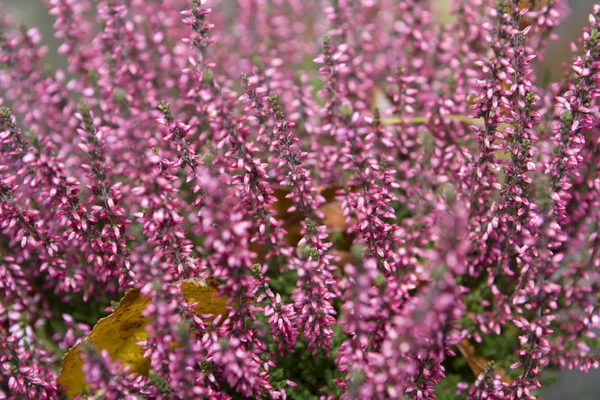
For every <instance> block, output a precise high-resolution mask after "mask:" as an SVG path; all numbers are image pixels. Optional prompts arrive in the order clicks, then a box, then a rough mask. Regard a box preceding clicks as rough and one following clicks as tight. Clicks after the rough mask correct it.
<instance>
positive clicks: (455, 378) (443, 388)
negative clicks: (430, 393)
mask: <svg viewBox="0 0 600 400" xmlns="http://www.w3.org/2000/svg"><path fill="white" fill-rule="evenodd" d="M459 382H465V379H464V377H463V376H462V375H459V374H448V375H446V379H442V381H441V382H440V383H439V384H438V385H437V386H436V387H435V395H436V398H437V400H460V399H466V396H465V395H464V394H461V395H457V394H456V385H457V384H458V383H459Z"/></svg>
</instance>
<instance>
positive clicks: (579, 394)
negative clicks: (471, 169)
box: [0, 0, 600, 400]
mask: <svg viewBox="0 0 600 400" xmlns="http://www.w3.org/2000/svg"><path fill="white" fill-rule="evenodd" d="M167 1H168V0H167ZM431 1H433V2H436V3H437V4H438V6H439V9H440V14H441V15H440V19H442V20H443V19H444V15H443V14H444V13H445V10H447V9H448V8H449V6H450V3H451V2H452V0H431ZM597 2H599V1H598V0H568V3H569V6H570V8H571V14H570V15H569V17H568V18H567V20H566V21H564V22H563V23H562V24H561V25H560V26H559V27H558V29H556V31H555V33H556V34H558V35H559V36H560V39H559V40H556V41H553V42H550V43H549V45H548V49H547V52H546V56H545V59H544V60H543V62H541V63H539V64H538V65H537V69H538V71H539V75H540V76H541V75H546V74H549V76H550V77H551V79H553V80H555V79H558V78H560V76H561V74H562V67H561V64H562V63H563V62H564V61H567V60H569V59H570V57H571V51H570V49H569V44H570V42H572V41H576V40H577V38H578V37H580V35H581V27H582V26H584V25H585V24H586V23H587V16H588V14H589V13H590V11H591V10H592V6H593V4H594V3H597ZM0 5H1V6H2V12H8V13H9V14H11V15H12V16H13V17H14V18H15V22H17V23H22V24H25V25H27V26H37V27H38V28H40V30H41V32H42V34H43V36H44V43H45V44H47V45H48V46H49V47H50V53H49V56H48V62H49V63H50V64H52V65H53V66H54V67H55V68H63V69H64V68H65V67H66V60H65V59H64V58H63V57H59V56H58V55H57V54H56V48H57V47H58V46H59V44H60V43H59V41H58V40H57V39H55V38H54V37H53V31H52V24H53V22H54V20H53V18H52V17H51V16H49V15H48V13H47V12H46V8H45V7H44V6H43V3H42V0H0ZM541 398H542V399H543V400H563V399H567V398H568V399H570V400H598V399H600V370H596V371H592V372H590V373H589V374H584V373H581V372H575V371H564V372H561V373H559V374H558V376H557V380H556V382H555V383H553V384H552V385H550V386H547V387H546V388H544V389H543V390H542V393H541Z"/></svg>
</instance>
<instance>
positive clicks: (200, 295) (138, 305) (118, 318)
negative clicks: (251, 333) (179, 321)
mask: <svg viewBox="0 0 600 400" xmlns="http://www.w3.org/2000/svg"><path fill="white" fill-rule="evenodd" d="M181 293H182V294H183V297H184V298H185V299H186V300H187V301H188V302H189V303H198V304H197V305H195V306H194V311H195V312H197V313H198V314H211V315H212V316H211V317H207V318H206V320H208V321H212V320H214V318H216V317H217V316H218V315H225V314H226V313H227V310H226V306H227V301H228V299H229V298H228V297H227V296H220V297H215V295H216V294H217V283H216V281H215V280H214V279H212V278H208V279H200V278H195V279H186V280H184V281H181ZM148 304H150V298H149V297H147V296H143V295H142V294H141V293H140V291H139V289H130V290H128V291H127V293H125V296H124V297H123V298H122V299H121V301H120V302H119V305H118V306H117V308H116V309H115V310H114V311H113V313H112V314H110V315H109V316H107V317H105V318H101V319H100V320H99V321H98V323H97V324H96V325H95V326H94V328H93V329H92V331H91V332H90V334H89V335H88V337H87V338H86V339H85V340H86V341H87V342H89V343H92V344H93V345H95V346H96V348H97V349H98V350H106V351H107V352H108V355H109V356H110V358H111V360H112V361H113V362H118V361H121V362H122V363H123V364H122V366H123V367H128V368H129V369H128V373H131V374H132V373H136V374H139V375H144V376H146V375H148V371H149V368H150V363H149V360H148V359H146V358H144V352H143V350H142V348H141V347H140V346H139V345H138V344H137V343H138V342H141V341H144V340H146V339H147V338H148V335H149V334H148V332H146V326H147V325H148V324H149V323H150V321H151V318H150V317H145V316H143V313H144V310H145V309H146V307H147V306H148ZM80 346H81V344H77V345H75V346H73V347H72V348H71V349H70V350H69V351H68V352H67V353H66V354H65V357H64V358H63V363H62V367H61V371H60V375H59V376H58V379H57V382H58V384H59V385H60V386H61V387H63V388H64V389H65V391H66V395H67V397H68V398H70V399H72V398H73V397H75V396H76V395H78V394H79V393H81V392H82V391H83V390H85V389H86V388H87V386H88V385H87V384H86V382H85V376H84V373H83V369H82V367H83V361H82V359H81V357H80Z"/></svg>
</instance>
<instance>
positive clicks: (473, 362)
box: [457, 338, 512, 383]
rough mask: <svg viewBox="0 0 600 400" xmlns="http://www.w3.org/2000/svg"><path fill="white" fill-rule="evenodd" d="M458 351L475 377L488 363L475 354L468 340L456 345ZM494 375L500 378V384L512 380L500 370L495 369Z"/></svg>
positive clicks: (473, 347)
mask: <svg viewBox="0 0 600 400" xmlns="http://www.w3.org/2000/svg"><path fill="white" fill-rule="evenodd" d="M457 347H458V351H460V353H461V354H462V356H463V357H464V358H465V360H467V364H469V368H471V371H473V374H474V375H475V376H479V375H481V374H482V373H483V372H484V371H485V367H486V366H487V365H488V361H487V360H486V359H485V358H483V357H481V356H478V355H477V354H476V351H475V346H473V345H472V344H471V342H470V341H469V339H466V338H465V339H462V340H461V341H460V342H459V343H458V344H457ZM494 373H495V374H496V375H498V376H500V379H501V380H502V382H506V383H510V382H512V380H511V379H510V377H509V376H508V375H506V373H505V372H504V371H503V370H502V369H500V368H495V369H494Z"/></svg>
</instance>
